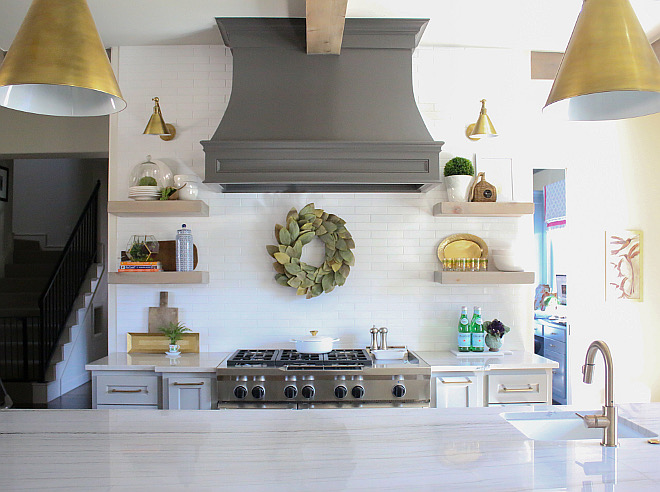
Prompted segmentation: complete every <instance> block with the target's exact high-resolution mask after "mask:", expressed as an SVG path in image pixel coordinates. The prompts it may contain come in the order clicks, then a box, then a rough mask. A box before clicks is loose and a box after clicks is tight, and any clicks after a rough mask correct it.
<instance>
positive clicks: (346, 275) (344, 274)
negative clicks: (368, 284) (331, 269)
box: [338, 263, 351, 278]
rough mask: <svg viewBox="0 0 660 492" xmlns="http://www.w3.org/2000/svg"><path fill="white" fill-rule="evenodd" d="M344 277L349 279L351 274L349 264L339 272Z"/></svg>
mask: <svg viewBox="0 0 660 492" xmlns="http://www.w3.org/2000/svg"><path fill="white" fill-rule="evenodd" d="M338 273H339V274H340V275H341V276H342V277H344V278H347V277H348V274H349V273H351V267H349V266H348V265H347V264H345V263H344V264H343V265H342V266H341V268H340V269H339V272H338Z"/></svg>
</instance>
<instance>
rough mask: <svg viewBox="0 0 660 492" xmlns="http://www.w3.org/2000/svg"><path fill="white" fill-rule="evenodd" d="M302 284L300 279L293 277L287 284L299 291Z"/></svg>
mask: <svg viewBox="0 0 660 492" xmlns="http://www.w3.org/2000/svg"><path fill="white" fill-rule="evenodd" d="M301 283H302V282H301V281H300V279H299V278H298V277H292V278H290V279H289V281H288V282H287V284H289V285H290V286H291V287H293V288H296V289H297V288H298V287H300V284H301Z"/></svg>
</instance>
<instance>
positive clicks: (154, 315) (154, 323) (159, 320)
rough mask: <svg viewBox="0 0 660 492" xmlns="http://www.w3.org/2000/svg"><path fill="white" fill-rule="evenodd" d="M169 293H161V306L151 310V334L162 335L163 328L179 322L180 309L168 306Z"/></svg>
mask: <svg viewBox="0 0 660 492" xmlns="http://www.w3.org/2000/svg"><path fill="white" fill-rule="evenodd" d="M168 297H169V292H161V293H160V306H159V307H150V308H149V333H160V330H159V328H160V327H161V326H166V325H169V324H170V323H175V324H176V323H178V322H179V308H172V307H169V306H168V305H167V302H168Z"/></svg>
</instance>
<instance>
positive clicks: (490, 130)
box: [465, 99, 497, 140]
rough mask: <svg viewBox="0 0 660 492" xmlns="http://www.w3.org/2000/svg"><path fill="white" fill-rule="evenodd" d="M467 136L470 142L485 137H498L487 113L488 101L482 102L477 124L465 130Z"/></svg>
mask: <svg viewBox="0 0 660 492" xmlns="http://www.w3.org/2000/svg"><path fill="white" fill-rule="evenodd" d="M465 135H466V136H467V138H469V139H470V140H480V139H481V138H483V137H497V131H496V130H495V127H494V126H493V122H492V121H490V118H489V117H488V114H487V113H486V100H485V99H482V100H481V111H479V118H478V119H477V122H476V123H473V124H471V125H469V126H468V127H467V129H466V130H465Z"/></svg>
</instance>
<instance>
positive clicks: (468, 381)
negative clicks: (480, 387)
mask: <svg viewBox="0 0 660 492" xmlns="http://www.w3.org/2000/svg"><path fill="white" fill-rule="evenodd" d="M466 379H467V378H466ZM440 382H441V383H442V384H472V380H471V379H468V380H467V381H445V380H444V379H441V380H440Z"/></svg>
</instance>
